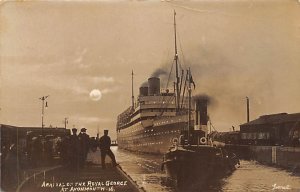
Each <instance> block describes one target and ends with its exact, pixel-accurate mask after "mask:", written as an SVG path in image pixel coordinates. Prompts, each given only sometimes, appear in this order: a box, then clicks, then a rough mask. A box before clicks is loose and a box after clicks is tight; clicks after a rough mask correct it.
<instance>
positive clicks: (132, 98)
mask: <svg viewBox="0 0 300 192" xmlns="http://www.w3.org/2000/svg"><path fill="white" fill-rule="evenodd" d="M131 102H132V103H131V105H132V109H134V95H133V70H132V71H131Z"/></svg>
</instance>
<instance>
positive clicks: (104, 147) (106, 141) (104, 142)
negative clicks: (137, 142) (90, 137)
mask: <svg viewBox="0 0 300 192" xmlns="http://www.w3.org/2000/svg"><path fill="white" fill-rule="evenodd" d="M99 144H100V150H101V164H102V168H103V169H105V168H106V166H105V156H106V155H108V156H109V157H110V158H111V160H112V164H113V166H117V165H118V164H117V162H116V158H115V155H114V154H113V152H112V151H111V150H110V145H111V140H110V137H109V136H108V130H104V135H103V136H102V137H101V138H100V141H99Z"/></svg>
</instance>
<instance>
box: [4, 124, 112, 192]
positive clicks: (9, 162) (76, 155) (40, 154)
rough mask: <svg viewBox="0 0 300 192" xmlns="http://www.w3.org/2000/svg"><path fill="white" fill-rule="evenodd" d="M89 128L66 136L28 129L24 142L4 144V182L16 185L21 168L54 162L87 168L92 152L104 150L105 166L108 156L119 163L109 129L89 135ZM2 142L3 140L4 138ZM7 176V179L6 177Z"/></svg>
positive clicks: (102, 152)
mask: <svg viewBox="0 0 300 192" xmlns="http://www.w3.org/2000/svg"><path fill="white" fill-rule="evenodd" d="M86 131H87V129H86V128H82V129H81V130H80V133H79V134H77V129H76V128H73V129H72V134H71V135H70V134H68V135H65V136H63V137H57V136H53V135H52V136H50V135H46V136H45V137H43V136H42V135H39V136H34V135H33V134H31V133H28V134H27V136H26V139H24V142H23V143H21V142H18V145H17V142H16V141H15V142H13V141H11V142H9V143H7V144H5V145H2V146H1V171H2V176H4V177H2V181H4V183H5V184H7V185H8V186H9V185H15V184H16V181H17V180H19V179H18V178H19V177H20V175H19V173H20V170H26V169H32V168H39V167H45V166H53V165H57V164H61V165H63V166H65V167H67V168H69V170H70V171H78V170H79V169H81V168H84V166H85V164H86V160H87V156H88V153H89V152H96V151H97V148H100V151H101V163H102V167H103V168H104V169H105V168H106V166H105V156H106V155H108V156H109V157H110V158H111V159H112V164H113V166H116V165H117V163H116V160H115V156H114V154H113V153H112V151H111V150H110V145H111V140H110V137H109V136H108V130H104V135H103V136H102V137H101V138H100V139H99V138H98V137H97V138H95V137H89V135H88V134H87V133H86ZM2 144H3V142H2ZM3 178H4V179H3Z"/></svg>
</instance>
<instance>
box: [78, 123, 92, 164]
mask: <svg viewBox="0 0 300 192" xmlns="http://www.w3.org/2000/svg"><path fill="white" fill-rule="evenodd" d="M78 137H79V141H80V155H79V156H80V157H79V160H80V163H79V165H80V167H81V168H82V167H84V163H85V161H86V158H87V154H88V152H89V148H90V136H89V135H88V134H86V128H82V129H81V130H80V133H79V135H78Z"/></svg>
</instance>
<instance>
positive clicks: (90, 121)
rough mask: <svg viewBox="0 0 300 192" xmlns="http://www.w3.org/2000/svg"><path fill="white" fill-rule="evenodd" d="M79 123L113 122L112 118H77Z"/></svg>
mask: <svg viewBox="0 0 300 192" xmlns="http://www.w3.org/2000/svg"><path fill="white" fill-rule="evenodd" d="M76 119H78V121H82V122H85V123H107V122H112V121H114V120H112V119H111V118H100V117H76Z"/></svg>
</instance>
